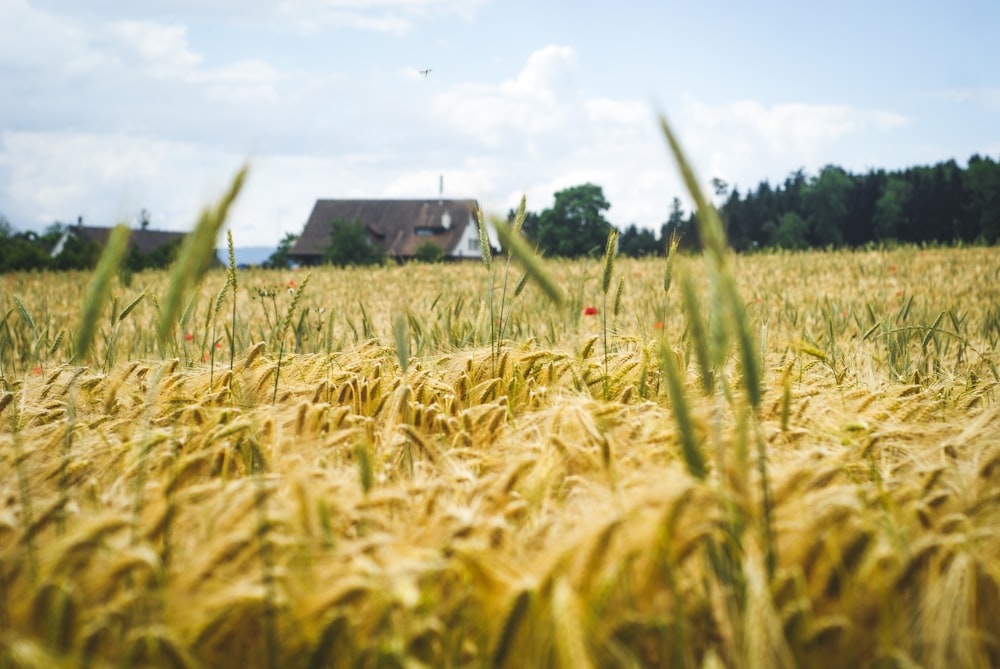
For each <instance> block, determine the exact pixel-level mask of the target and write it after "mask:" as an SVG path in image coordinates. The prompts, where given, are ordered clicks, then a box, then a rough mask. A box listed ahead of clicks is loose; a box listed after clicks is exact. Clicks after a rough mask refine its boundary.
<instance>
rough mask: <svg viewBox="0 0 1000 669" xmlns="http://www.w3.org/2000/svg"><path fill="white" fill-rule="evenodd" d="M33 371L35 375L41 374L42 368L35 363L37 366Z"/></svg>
mask: <svg viewBox="0 0 1000 669" xmlns="http://www.w3.org/2000/svg"><path fill="white" fill-rule="evenodd" d="M31 371H32V373H33V374H34V375H35V376H40V375H41V373H42V368H41V367H39V366H38V365H35V368H34V369H33V370H31Z"/></svg>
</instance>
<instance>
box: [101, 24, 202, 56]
mask: <svg viewBox="0 0 1000 669" xmlns="http://www.w3.org/2000/svg"><path fill="white" fill-rule="evenodd" d="M109 30H110V32H111V34H112V35H114V36H116V37H118V38H119V39H121V40H122V42H124V43H125V45H126V46H127V47H129V49H130V50H132V51H134V52H135V53H137V54H138V55H139V56H140V57H141V58H142V59H143V60H145V61H147V62H150V63H153V64H157V65H164V66H167V67H171V68H190V67H194V66H196V65H198V64H199V63H200V62H201V60H202V57H201V55H199V54H196V53H193V52H192V51H191V50H190V49H188V41H187V26H183V25H177V24H162V23H156V22H153V21H116V22H114V23H112V24H111V26H110V28H109Z"/></svg>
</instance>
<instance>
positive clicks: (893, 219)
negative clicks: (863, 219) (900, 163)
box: [872, 177, 913, 241]
mask: <svg viewBox="0 0 1000 669" xmlns="http://www.w3.org/2000/svg"><path fill="white" fill-rule="evenodd" d="M912 194H913V187H912V186H910V184H909V183H907V182H906V181H903V179H901V178H899V177H891V178H890V179H889V180H888V181H887V182H886V184H885V190H884V191H883V192H882V196H881V197H880V198H879V199H878V200H877V201H876V202H875V216H874V217H873V220H872V223H873V225H874V228H875V237H876V238H877V239H879V240H880V241H888V240H895V239H898V238H899V233H900V231H901V230H902V229H903V227H904V225H905V223H906V216H905V214H904V213H903V212H904V211H905V210H906V207H907V205H909V202H910V196H911V195H912Z"/></svg>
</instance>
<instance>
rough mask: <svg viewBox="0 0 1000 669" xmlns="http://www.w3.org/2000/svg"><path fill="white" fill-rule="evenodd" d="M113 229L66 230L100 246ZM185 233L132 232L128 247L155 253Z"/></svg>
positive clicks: (87, 228) (88, 227)
mask: <svg viewBox="0 0 1000 669" xmlns="http://www.w3.org/2000/svg"><path fill="white" fill-rule="evenodd" d="M112 229H113V228H97V227H92V226H89V225H71V226H69V227H68V228H67V231H68V232H72V233H73V234H74V235H76V236H77V237H79V238H81V239H83V240H86V241H88V242H97V243H98V244H100V245H101V246H104V245H105V244H107V243H108V237H110V236H111V230H112ZM186 234H187V233H186V232H167V231H166V230H133V231H132V234H131V235H130V236H129V246H134V247H135V248H136V249H137V250H138V251H139V252H140V253H143V254H146V253H150V252H151V251H155V250H156V249H158V248H160V247H161V246H163V245H164V244H169V243H170V242H173V241H175V240H178V239H182V238H183V237H184V235H186Z"/></svg>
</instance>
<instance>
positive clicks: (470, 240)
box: [451, 216, 479, 258]
mask: <svg viewBox="0 0 1000 669" xmlns="http://www.w3.org/2000/svg"><path fill="white" fill-rule="evenodd" d="M451 257H452V258H478V257H479V224H478V223H476V219H475V218H474V217H472V216H470V217H469V223H468V225H466V226H465V230H463V231H462V237H461V239H459V240H458V244H456V245H455V250H454V251H452V252H451Z"/></svg>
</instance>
